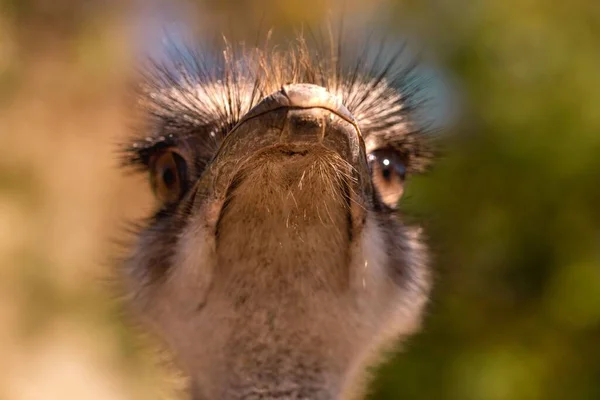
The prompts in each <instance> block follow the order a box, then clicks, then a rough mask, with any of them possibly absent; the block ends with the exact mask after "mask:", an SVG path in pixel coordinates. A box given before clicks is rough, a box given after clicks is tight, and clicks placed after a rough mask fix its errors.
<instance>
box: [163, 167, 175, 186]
mask: <svg viewBox="0 0 600 400" xmlns="http://www.w3.org/2000/svg"><path fill="white" fill-rule="evenodd" d="M162 180H163V182H164V183H165V185H166V186H167V187H172V186H173V185H174V184H175V183H176V182H177V176H176V175H175V171H173V168H165V170H164V171H163V174H162Z"/></svg>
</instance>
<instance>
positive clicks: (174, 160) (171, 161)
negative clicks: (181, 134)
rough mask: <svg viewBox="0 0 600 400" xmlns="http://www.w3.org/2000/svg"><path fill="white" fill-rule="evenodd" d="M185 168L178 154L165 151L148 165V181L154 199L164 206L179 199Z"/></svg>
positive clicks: (183, 186)
mask: <svg viewBox="0 0 600 400" xmlns="http://www.w3.org/2000/svg"><path fill="white" fill-rule="evenodd" d="M186 175H187V166H186V163H185V160H184V159H183V157H182V156H181V155H179V153H177V152H176V151H174V150H172V149H167V150H165V151H162V152H161V153H160V154H158V155H157V156H156V157H155V158H154V159H153V160H152V161H151V163H150V181H151V184H152V189H153V190H154V193H155V194H156V197H158V199H159V200H160V201H162V202H163V203H166V204H172V203H175V202H176V201H178V200H179V199H180V198H181V195H182V194H183V192H184V191H185V184H186V179H187V176H186Z"/></svg>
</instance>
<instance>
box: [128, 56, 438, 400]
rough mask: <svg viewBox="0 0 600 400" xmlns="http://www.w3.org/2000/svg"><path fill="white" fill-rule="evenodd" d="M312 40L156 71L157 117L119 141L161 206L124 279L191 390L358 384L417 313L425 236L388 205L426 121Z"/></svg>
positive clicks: (412, 325)
mask: <svg viewBox="0 0 600 400" xmlns="http://www.w3.org/2000/svg"><path fill="white" fill-rule="evenodd" d="M307 54H308V53H307V52H306V50H305V49H302V50H300V51H298V52H296V53H292V54H287V55H286V54H276V53H269V54H265V53H261V52H257V53H253V55H248V54H246V55H245V56H244V57H242V59H243V60H244V61H245V64H244V67H243V68H242V67H240V68H235V67H234V68H231V67H229V66H228V67H227V68H225V69H224V70H223V71H224V72H223V76H224V79H216V78H215V77H214V75H210V77H209V75H207V74H202V73H200V69H196V70H193V71H191V70H189V69H188V70H186V71H184V72H183V73H182V74H181V76H183V77H184V78H183V79H181V80H176V79H174V78H173V79H165V77H171V78H172V77H173V75H170V74H172V73H168V72H164V73H162V74H157V75H154V77H153V79H154V80H153V81H151V82H154V83H153V84H152V85H151V86H148V87H147V88H146V89H147V90H146V91H145V92H144V95H143V97H142V102H143V103H144V105H145V106H146V110H148V115H149V116H150V118H149V120H150V125H149V127H148V129H149V130H150V132H152V134H151V135H149V136H148V137H147V138H144V139H143V140H138V141H136V142H135V143H133V145H132V146H130V149H129V155H130V161H132V162H133V163H135V164H137V165H139V166H141V167H143V168H144V169H147V170H149V171H150V177H151V183H152V186H153V188H154V191H155V193H156V195H157V197H158V199H159V201H160V206H159V209H158V211H157V212H156V214H155V215H153V216H152V217H151V218H150V219H149V221H148V222H147V223H146V225H145V227H144V228H143V229H141V231H140V232H139V235H138V238H137V240H136V244H135V247H134V249H133V251H132V254H131V256H130V257H129V259H128V261H127V263H126V269H125V270H126V278H125V279H126V283H127V286H128V288H129V289H130V296H129V299H130V304H131V306H132V308H133V309H134V310H135V311H136V312H137V314H138V315H139V317H140V319H141V320H142V322H143V323H145V324H146V325H147V326H148V327H149V328H151V329H152V330H153V331H154V332H156V333H157V334H158V335H160V336H161V337H162V338H163V339H164V341H165V342H166V343H167V345H168V347H170V348H171V349H172V351H173V352H174V355H175V358H176V360H177V361H178V362H179V364H180V366H181V368H182V369H183V371H184V372H185V373H186V374H187V375H189V376H190V378H191V382H192V393H193V396H194V398H196V399H207V400H212V399H224V400H229V399H231V400H234V399H255V398H256V399H259V398H260V399H323V400H325V399H337V398H340V397H341V396H346V395H347V394H348V393H350V392H353V393H355V392H356V391H357V390H359V389H357V388H358V387H360V386H362V385H361V382H362V371H363V369H364V367H365V366H366V365H367V364H369V363H371V362H372V357H373V355H374V354H376V353H377V352H378V350H380V349H381V347H382V346H385V344H388V343H389V342H390V340H391V341H393V339H396V338H400V337H404V336H406V335H408V334H410V333H412V332H413V331H414V330H415V329H416V328H417V326H418V324H419V320H420V316H421V312H422V308H423V305H424V303H425V300H426V297H427V294H428V287H429V283H428V273H427V268H426V262H425V261H426V260H425V252H424V248H423V245H422V244H421V243H420V239H419V230H418V229H417V228H412V227H409V226H406V225H405V224H403V222H402V221H401V220H400V218H399V216H398V214H397V213H395V212H394V209H395V207H396V204H397V202H398V199H399V197H400V195H401V194H402V190H403V185H404V182H405V178H406V173H408V174H410V173H412V172H417V171H419V170H420V169H422V167H423V165H424V163H425V159H426V153H425V152H424V150H423V146H422V144H423V143H422V141H423V138H422V135H420V133H419V132H417V131H416V130H415V129H414V128H413V127H412V125H411V123H410V120H409V119H408V117H409V115H408V113H407V109H406V107H405V100H406V99H405V98H404V97H403V95H402V93H400V92H397V91H396V89H392V87H391V86H390V85H389V84H388V81H387V80H386V79H384V78H385V77H384V76H383V75H382V76H380V77H379V79H376V78H369V77H368V76H367V75H364V74H361V75H358V74H357V73H356V71H354V76H353V77H352V78H351V79H348V78H344V77H343V76H341V75H339V74H337V73H334V71H339V69H338V68H337V67H335V66H333V65H332V64H331V65H328V67H327V68H323V65H322V64H319V65H318V66H317V65H316V64H317V63H318V62H319V60H317V59H315V58H311V57H310V56H308V55H307ZM249 60H250V61H251V62H249ZM225 61H226V64H227V65H232V64H234V65H237V64H236V63H235V62H234V60H231V59H228V58H227V57H226V60H225ZM248 65H252V66H253V68H254V69H253V70H252V68H250V70H251V71H253V72H248V68H247V67H248ZM217 69H218V68H217ZM273 69H275V70H276V72H273ZM190 71H191V72H194V73H190ZM202 71H204V70H202ZM316 71H319V73H317V72H316ZM323 71H327V72H323ZM157 82H158V83H157ZM290 82H291V83H290Z"/></svg>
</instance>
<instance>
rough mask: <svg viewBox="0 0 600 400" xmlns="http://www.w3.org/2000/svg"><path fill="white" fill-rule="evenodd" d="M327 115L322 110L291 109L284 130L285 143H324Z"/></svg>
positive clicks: (283, 139)
mask: <svg viewBox="0 0 600 400" xmlns="http://www.w3.org/2000/svg"><path fill="white" fill-rule="evenodd" d="M325 114H330V112H329V111H327V110H323V109H322V108H309V109H290V110H289V111H288V113H287V119H286V124H285V127H284V129H283V130H282V132H281V135H282V136H281V139H282V141H283V142H307V143H322V142H323V137H324V135H325V121H324V118H325Z"/></svg>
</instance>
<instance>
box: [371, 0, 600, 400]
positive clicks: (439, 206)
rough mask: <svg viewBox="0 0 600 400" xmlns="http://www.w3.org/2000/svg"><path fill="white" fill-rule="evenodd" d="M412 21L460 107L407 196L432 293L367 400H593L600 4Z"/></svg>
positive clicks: (539, 3)
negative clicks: (423, 235) (413, 333)
mask: <svg viewBox="0 0 600 400" xmlns="http://www.w3.org/2000/svg"><path fill="white" fill-rule="evenodd" d="M404 10H405V8H403V7H401V6H399V7H398V13H399V14H401V13H402V12H403V11H404ZM411 11H413V12H415V16H416V18H418V20H419V21H421V22H422V24H423V28H422V29H423V32H426V35H427V37H428V38H429V43H430V44H432V45H433V47H434V51H436V52H437V53H438V54H439V55H440V59H441V63H442V65H444V67H445V68H446V70H447V71H448V74H449V76H451V77H452V79H454V80H455V83H456V85H457V88H458V90H460V97H461V99H462V100H464V106H465V109H464V110H463V114H462V117H461V120H460V123H459V124H458V126H457V127H456V128H455V132H450V135H452V137H451V138H449V139H448V140H447V143H446V146H445V147H446V150H447V151H446V154H445V155H444V159H443V160H442V161H441V162H440V163H439V164H438V165H437V167H436V169H435V170H434V171H433V173H432V174H431V175H429V176H427V177H426V178H420V179H415V180H414V181H413V182H412V184H411V185H410V188H409V193H408V197H407V201H406V207H407V208H409V209H411V210H412V211H415V212H416V213H418V214H419V215H425V216H426V218H428V221H427V223H426V225H427V227H428V231H429V233H430V235H431V242H432V245H433V248H434V251H435V252H436V253H437V254H436V262H435V267H436V289H435V293H434V297H433V300H432V303H431V306H430V310H429V316H428V318H427V319H426V321H425V325H424V332H423V334H421V335H420V336H418V337H415V338H414V339H413V340H411V341H410V343H409V344H408V345H407V352H404V353H403V354H399V355H398V356H397V357H395V358H394V360H393V361H391V362H390V363H388V365H387V366H386V367H385V368H383V371H382V375H381V377H380V378H379V379H378V382H377V384H376V389H375V395H374V396H373V398H377V399H400V398H402V399H408V398H411V399H456V400H470V399H473V400H480V399H489V400H521V399H522V400H532V399H545V400H550V399H557V400H558V399H590V400H591V399H600V113H599V112H598V106H599V105H600V73H599V71H600V52H599V50H600V47H599V46H600V3H598V2H597V1H595V0H590V1H585V0H576V1H570V2H558V1H545V0H525V1H522V0H497V1H463V0H455V1H428V2H421V3H420V4H413V5H412V7H411Z"/></svg>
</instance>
